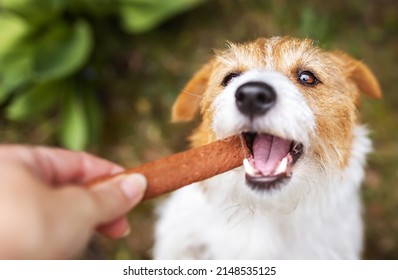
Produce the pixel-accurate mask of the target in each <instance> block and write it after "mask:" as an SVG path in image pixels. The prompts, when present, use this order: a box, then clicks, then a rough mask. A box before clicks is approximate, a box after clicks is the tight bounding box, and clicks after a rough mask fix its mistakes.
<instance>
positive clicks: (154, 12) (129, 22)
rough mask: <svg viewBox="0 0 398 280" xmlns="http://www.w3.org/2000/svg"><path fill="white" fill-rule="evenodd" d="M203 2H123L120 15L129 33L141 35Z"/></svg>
mask: <svg viewBox="0 0 398 280" xmlns="http://www.w3.org/2000/svg"><path fill="white" fill-rule="evenodd" d="M203 2H204V0H167V1H166V0H165V1H158V0H121V7H120V14H121V18H122V23H123V25H124V28H125V29H126V30H127V31H128V32H133V33H140V32H146V31H149V30H151V29H153V28H155V27H157V26H158V25H159V24H161V23H162V22H163V21H165V20H167V19H169V18H171V17H173V16H174V15H176V14H179V13H181V12H184V11H186V10H189V9H192V8H194V7H195V6H197V5H199V4H200V3H203Z"/></svg>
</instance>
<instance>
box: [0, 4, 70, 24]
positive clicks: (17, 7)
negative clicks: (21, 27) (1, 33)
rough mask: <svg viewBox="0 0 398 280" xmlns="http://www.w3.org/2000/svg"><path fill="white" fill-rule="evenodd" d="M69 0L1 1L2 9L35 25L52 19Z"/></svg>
mask: <svg viewBox="0 0 398 280" xmlns="http://www.w3.org/2000/svg"><path fill="white" fill-rule="evenodd" d="M68 1H69V0H1V2H0V7H1V8H3V9H7V10H11V11H15V12H17V13H18V14H20V15H23V16H24V17H26V18H27V19H29V22H30V23H31V24H33V25H35V24H36V23H43V22H45V21H46V20H48V19H52V18H53V17H54V15H56V14H57V13H59V12H60V11H62V10H63V9H64V8H65V6H66V5H67V4H68Z"/></svg>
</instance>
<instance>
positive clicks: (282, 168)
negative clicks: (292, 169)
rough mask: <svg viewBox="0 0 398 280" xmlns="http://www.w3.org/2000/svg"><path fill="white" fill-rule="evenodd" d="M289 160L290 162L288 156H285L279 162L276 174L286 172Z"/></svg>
mask: <svg viewBox="0 0 398 280" xmlns="http://www.w3.org/2000/svg"><path fill="white" fill-rule="evenodd" d="M287 162H288V160H287V157H284V158H283V159H282V160H281V162H280V163H279V165H278V167H277V168H276V169H275V173H274V175H278V174H281V173H285V172H286V169H287Z"/></svg>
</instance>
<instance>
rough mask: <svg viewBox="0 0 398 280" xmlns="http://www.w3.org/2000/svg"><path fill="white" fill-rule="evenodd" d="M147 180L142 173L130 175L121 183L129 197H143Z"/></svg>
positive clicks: (123, 190)
mask: <svg viewBox="0 0 398 280" xmlns="http://www.w3.org/2000/svg"><path fill="white" fill-rule="evenodd" d="M146 185H147V181H146V178H145V177H144V176H143V175H141V174H132V175H128V176H127V177H126V178H124V179H123V181H122V182H121V183H120V188H121V190H122V192H123V193H124V194H125V195H126V196H127V197H128V198H129V199H137V198H139V199H141V197H142V196H143V194H144V191H145V189H146Z"/></svg>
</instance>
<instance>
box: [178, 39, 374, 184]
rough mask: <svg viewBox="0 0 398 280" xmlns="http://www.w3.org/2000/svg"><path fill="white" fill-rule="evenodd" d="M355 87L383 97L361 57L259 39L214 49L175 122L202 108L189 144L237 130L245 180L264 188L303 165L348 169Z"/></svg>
mask: <svg viewBox="0 0 398 280" xmlns="http://www.w3.org/2000/svg"><path fill="white" fill-rule="evenodd" d="M360 92H363V93H365V94H367V95H368V96H370V97H373V98H379V97H380V96H381V90H380V87H379V84H378V82H377V80H376V78H375V77H374V75H373V73H372V72H371V71H370V70H369V68H368V67H367V66H366V65H364V64H363V63H362V62H360V61H358V60H355V59H353V58H351V57H350V56H348V55H346V54H344V53H341V52H336V51H335V52H328V51H324V50H322V49H320V48H318V47H316V46H314V45H313V43H312V41H310V40H308V39H307V40H299V39H292V38H286V37H284V38H280V37H276V38H271V39H263V38H261V39H258V40H256V41H254V42H250V43H246V44H229V47H228V48H227V49H226V50H224V51H219V52H217V53H216V56H215V57H214V58H213V59H212V60H211V61H210V62H208V63H207V64H206V65H204V66H203V67H202V69H200V70H199V71H198V72H197V73H196V74H195V75H194V77H193V78H192V79H191V81H190V82H189V83H188V84H187V85H186V87H185V88H184V89H183V91H182V92H181V94H180V95H179V97H178V99H177V101H176V102H175V104H174V107H173V115H172V119H173V120H174V121H188V120H191V119H192V118H193V117H194V116H195V114H196V111H197V110H198V108H200V112H201V115H202V122H201V124H200V126H199V127H198V129H197V130H196V132H195V133H194V134H193V135H192V137H191V141H192V144H193V146H199V145H203V144H207V143H209V142H211V141H214V140H216V139H221V138H225V137H228V136H231V135H242V136H243V138H244V139H245V142H246V145H247V148H248V150H249V151H250V154H249V156H248V158H247V159H246V160H245V162H244V168H245V173H246V182H247V184H248V185H249V186H250V187H252V188H255V189H261V190H265V189H268V190H269V189H272V188H275V187H276V186H279V187H282V186H283V185H285V184H286V183H288V182H289V181H290V179H291V178H292V177H293V176H295V174H296V173H297V174H299V173H300V168H304V167H303V165H304V164H303V162H305V163H306V164H307V165H308V164H310V165H312V166H316V167H317V168H321V169H322V168H324V169H329V168H331V169H334V168H337V169H340V170H343V169H344V168H345V167H346V166H347V164H348V162H349V159H350V156H351V150H352V144H353V137H354V135H353V134H354V127H355V125H356V124H357V122H358V117H357V107H358V105H359V103H360V100H359V99H360ZM300 162H301V164H300Z"/></svg>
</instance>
